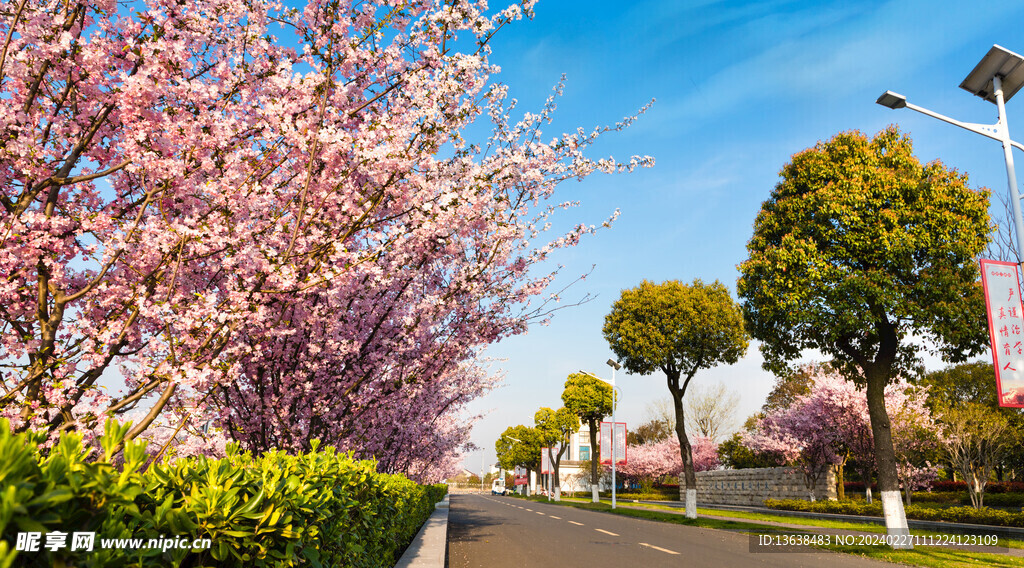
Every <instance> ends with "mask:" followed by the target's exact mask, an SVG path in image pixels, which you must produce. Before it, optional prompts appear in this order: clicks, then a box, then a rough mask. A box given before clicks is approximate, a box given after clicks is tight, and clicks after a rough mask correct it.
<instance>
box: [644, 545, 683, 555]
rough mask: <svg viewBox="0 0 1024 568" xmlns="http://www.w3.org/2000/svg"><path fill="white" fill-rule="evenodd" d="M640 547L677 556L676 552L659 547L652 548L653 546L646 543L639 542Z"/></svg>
mask: <svg viewBox="0 0 1024 568" xmlns="http://www.w3.org/2000/svg"><path fill="white" fill-rule="evenodd" d="M640 546H646V547H647V548H653V549H654V550H657V551H659V552H664V553H665V554H676V555H678V554H679V553H678V552H676V551H674V550H669V549H667V548H662V547H660V546H654V545H653V544H647V543H646V542H641V543H640Z"/></svg>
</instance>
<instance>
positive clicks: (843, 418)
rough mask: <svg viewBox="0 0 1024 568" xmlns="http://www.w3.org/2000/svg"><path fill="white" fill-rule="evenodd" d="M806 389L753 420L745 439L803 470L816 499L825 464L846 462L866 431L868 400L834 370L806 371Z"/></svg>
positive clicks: (824, 471) (806, 481)
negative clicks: (808, 381) (753, 426)
mask: <svg viewBox="0 0 1024 568" xmlns="http://www.w3.org/2000/svg"><path fill="white" fill-rule="evenodd" d="M809 372H812V375H811V380H812V384H811V391H810V393H809V394H806V395H799V396H797V397H796V400H795V401H794V403H793V404H792V405H790V406H787V407H782V408H778V409H776V410H775V411H773V412H771V413H769V414H768V415H766V416H764V417H763V418H762V419H761V420H759V421H758V424H757V428H756V431H755V432H753V433H751V434H749V435H747V436H746V438H745V441H746V444H747V445H748V446H749V447H750V448H752V449H755V450H758V451H772V452H778V453H779V454H781V455H782V456H783V457H784V458H785V459H786V461H788V462H790V463H792V464H794V465H795V466H797V467H798V468H799V469H800V471H801V472H802V473H803V474H804V482H805V485H806V486H807V490H808V492H809V493H810V498H811V500H814V498H815V489H816V487H817V485H818V481H819V479H820V478H821V476H822V475H824V474H825V473H826V472H827V470H828V468H830V467H833V466H841V465H842V464H845V463H846V460H848V459H849V458H850V457H851V455H853V452H854V451H855V450H857V449H859V448H864V447H865V446H863V445H858V444H857V441H858V440H861V439H863V437H864V435H865V429H866V430H867V431H868V432H870V425H869V422H868V415H867V402H866V399H865V398H864V396H863V393H860V392H859V391H857V389H856V386H855V385H854V384H853V383H852V382H850V381H847V380H845V379H844V378H843V377H842V376H841V375H839V374H838V373H836V372H834V371H829V370H826V369H823V368H817V369H816V370H815V369H811V370H809Z"/></svg>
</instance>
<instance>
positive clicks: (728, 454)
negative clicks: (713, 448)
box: [718, 432, 786, 469]
mask: <svg viewBox="0 0 1024 568" xmlns="http://www.w3.org/2000/svg"><path fill="white" fill-rule="evenodd" d="M718 457H719V459H721V460H722V465H724V466H725V467H727V468H730V469H748V468H754V467H778V466H780V465H785V463H786V460H785V458H783V457H782V456H780V455H778V454H775V453H771V452H755V451H753V450H751V449H750V448H748V447H747V446H745V445H744V444H743V434H742V433H740V432H736V433H735V434H733V435H732V437H731V438H729V439H728V440H726V441H724V442H722V443H721V444H718Z"/></svg>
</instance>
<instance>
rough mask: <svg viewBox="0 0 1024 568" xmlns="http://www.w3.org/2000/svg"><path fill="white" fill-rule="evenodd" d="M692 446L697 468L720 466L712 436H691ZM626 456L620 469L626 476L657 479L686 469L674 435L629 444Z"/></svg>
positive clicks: (716, 447) (702, 469) (701, 469)
mask: <svg viewBox="0 0 1024 568" xmlns="http://www.w3.org/2000/svg"><path fill="white" fill-rule="evenodd" d="M690 445H691V446H692V448H693V467H694V470H695V471H710V470H713V469H716V468H718V467H719V466H720V465H721V461H720V460H719V459H718V446H717V445H716V444H715V443H714V442H713V441H712V440H711V438H708V437H707V436H701V435H699V434H698V435H695V436H692V437H691V438H690ZM626 455H627V459H628V461H627V462H626V463H625V464H623V465H622V466H621V467H619V468H618V470H619V472H620V473H621V474H622V475H623V476H625V477H626V478H627V479H631V480H635V481H642V480H648V481H657V480H659V479H662V478H664V477H667V476H678V475H679V474H680V473H682V471H683V460H682V458H681V457H680V452H679V441H678V440H676V439H675V438H665V439H663V440H659V441H657V442H647V443H644V444H637V445H632V446H629V449H628V450H627V452H626Z"/></svg>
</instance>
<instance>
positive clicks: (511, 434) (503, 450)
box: [494, 424, 543, 470]
mask: <svg viewBox="0 0 1024 568" xmlns="http://www.w3.org/2000/svg"><path fill="white" fill-rule="evenodd" d="M513 438H515V440H513ZM516 440H519V441H518V442H517V441H516ZM541 446H543V441H542V436H541V433H540V432H539V431H538V430H537V429H536V428H534V427H532V426H523V425H521V424H520V425H519V426H509V427H508V428H505V431H504V432H502V433H501V436H499V437H498V439H497V440H496V441H495V442H494V451H495V453H496V454H497V455H498V465H500V466H501V467H502V468H504V469H509V470H511V469H515V467H516V466H517V465H518V466H522V467H525V468H527V469H533V470H535V469H537V468H538V467H539V466H540V448H541Z"/></svg>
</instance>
